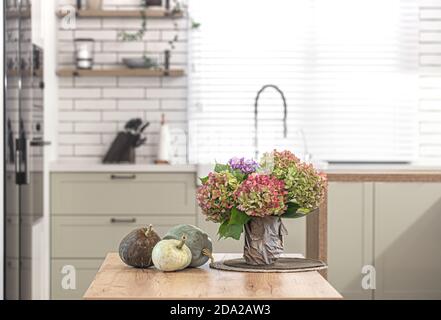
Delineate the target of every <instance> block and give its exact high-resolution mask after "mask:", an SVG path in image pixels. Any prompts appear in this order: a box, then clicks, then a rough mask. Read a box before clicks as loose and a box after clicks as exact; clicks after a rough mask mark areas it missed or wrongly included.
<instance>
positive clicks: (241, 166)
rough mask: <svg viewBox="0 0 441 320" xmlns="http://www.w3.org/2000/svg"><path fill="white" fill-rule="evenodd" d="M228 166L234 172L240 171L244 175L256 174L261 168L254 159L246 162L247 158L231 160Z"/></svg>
mask: <svg viewBox="0 0 441 320" xmlns="http://www.w3.org/2000/svg"><path fill="white" fill-rule="evenodd" d="M228 165H229V166H230V167H231V168H232V169H233V170H240V171H241V172H242V173H245V174H250V173H253V172H256V170H257V168H258V167H259V164H258V163H257V162H256V161H254V160H253V159H246V160H245V158H237V157H234V158H232V159H230V161H228Z"/></svg>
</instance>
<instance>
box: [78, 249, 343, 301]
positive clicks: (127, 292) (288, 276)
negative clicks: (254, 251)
mask: <svg viewBox="0 0 441 320" xmlns="http://www.w3.org/2000/svg"><path fill="white" fill-rule="evenodd" d="M285 256H295V257H299V255H285ZM238 257H241V255H240V254H216V255H215V260H216V261H218V260H221V259H234V258H238ZM341 298H342V296H341V295H340V294H339V293H338V292H337V291H336V290H335V289H334V288H333V287H332V286H331V285H330V284H329V283H328V282H327V281H326V280H325V279H324V278H323V277H322V276H321V275H320V274H319V273H318V272H316V271H310V272H298V273H249V272H232V271H220V270H214V269H210V268H209V266H208V264H206V265H204V266H203V267H201V268H188V269H185V270H183V271H179V272H161V271H158V270H156V269H154V268H150V269H144V270H142V269H135V268H131V267H128V266H126V265H125V264H124V263H123V262H122V261H121V260H120V258H119V256H118V254H117V253H109V254H108V255H107V257H106V259H105V260H104V262H103V264H102V266H101V268H100V270H99V271H98V273H97V275H96V277H95V279H94V280H93V282H92V284H91V285H90V287H89V289H88V290H87V292H86V293H85V295H84V299H88V300H101V299H118V300H119V299H134V300H139V299H170V300H174V299H178V300H181V299H182V300H191V299H206V300H209V299H234V300H236V299H277V300H281V299H341Z"/></svg>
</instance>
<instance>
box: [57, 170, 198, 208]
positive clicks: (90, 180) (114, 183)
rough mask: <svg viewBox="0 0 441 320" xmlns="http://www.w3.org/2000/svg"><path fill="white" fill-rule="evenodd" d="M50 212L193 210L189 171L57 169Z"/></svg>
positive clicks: (194, 203) (191, 177)
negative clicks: (111, 171)
mask: <svg viewBox="0 0 441 320" xmlns="http://www.w3.org/2000/svg"><path fill="white" fill-rule="evenodd" d="M51 195H52V214H53V215H112V214H118V215H129V216H130V215H145V214H152V215H158V214H159V215H161V214H172V215H179V214H181V215H188V214H193V215H194V214H195V211H196V187H195V175H194V174H191V173H190V174H189V173H133V174H132V173H129V174H127V173H56V174H52V179H51Z"/></svg>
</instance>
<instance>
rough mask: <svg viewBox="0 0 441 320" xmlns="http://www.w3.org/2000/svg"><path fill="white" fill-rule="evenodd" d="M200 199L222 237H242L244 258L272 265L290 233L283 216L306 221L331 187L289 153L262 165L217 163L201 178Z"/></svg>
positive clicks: (266, 157)
mask: <svg viewBox="0 0 441 320" xmlns="http://www.w3.org/2000/svg"><path fill="white" fill-rule="evenodd" d="M201 182H202V186H200V187H199V188H198V192H197V201H198V203H199V206H200V207H201V209H202V213H203V214H204V215H205V216H206V219H207V220H209V221H213V222H215V223H220V226H219V231H218V234H219V237H220V238H233V239H236V240H239V239H240V236H241V234H242V233H243V231H245V244H244V259H245V261H246V263H247V264H251V265H269V264H272V263H274V262H275V261H276V260H277V259H278V258H279V257H280V255H281V254H282V253H283V236H284V235H285V234H286V233H287V232H286V229H285V227H284V225H283V222H282V218H286V219H295V218H302V217H305V216H306V215H308V214H310V213H312V212H314V211H316V210H318V207H319V206H320V204H321V203H322V201H323V200H324V196H325V192H326V189H327V179H326V175H325V174H323V173H320V172H318V171H317V170H316V169H315V168H314V167H313V166H312V165H311V164H307V163H304V162H301V161H300V160H299V159H298V158H297V157H296V156H295V155H294V154H293V153H291V152H290V151H282V152H278V151H276V150H274V151H273V152H271V153H266V154H264V155H263V157H262V159H261V160H260V162H259V163H257V162H255V161H254V160H246V159H244V158H241V159H239V158H233V159H231V160H230V161H229V162H228V163H227V164H216V166H215V168H214V172H211V173H210V174H209V175H208V176H207V177H204V178H201Z"/></svg>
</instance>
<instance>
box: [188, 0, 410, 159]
mask: <svg viewBox="0 0 441 320" xmlns="http://www.w3.org/2000/svg"><path fill="white" fill-rule="evenodd" d="M190 5H191V7H190V10H191V12H192V16H193V18H194V19H195V20H196V21H198V22H200V23H201V27H200V29H199V30H196V31H193V32H192V37H191V42H190V48H191V70H192V72H191V75H190V98H189V127H190V144H189V145H190V150H189V151H190V160H191V161H192V162H198V163H212V162H213V161H215V160H216V161H225V160H226V159H228V158H229V157H231V156H235V155H236V156H239V155H243V156H247V157H252V156H253V155H254V149H255V148H254V133H255V131H254V98H255V95H256V93H257V91H258V90H259V89H260V88H261V87H262V86H263V85H265V84H274V85H277V86H278V87H280V88H281V89H282V90H283V91H284V92H285V95H286V98H287V103H288V137H287V139H283V123H282V118H283V108H282V100H281V98H280V96H279V95H278V94H277V92H276V91H275V90H271V89H268V90H267V91H265V92H264V93H263V94H262V99H261V102H260V105H259V121H258V124H259V126H258V141H259V146H258V149H259V151H260V153H262V152H264V151H268V150H271V149H273V148H289V149H291V150H293V151H294V152H296V153H299V154H300V155H302V154H303V153H304V150H305V147H306V148H307V150H308V152H309V153H311V154H312V156H313V158H315V159H320V160H328V161H329V160H331V161H411V160H413V159H414V157H415V155H416V148H415V146H416V141H415V139H416V136H417V126H416V124H417V121H416V112H417V105H418V103H417V88H418V82H417V79H418V78H417V75H418V6H417V1H416V0H407V1H406V0H388V1H384V0H369V1H367V0H297V1H289V0H272V1H256V0H241V1H233V0H223V1H207V0H192V1H191V2H190ZM302 133H303V134H304V137H305V138H306V139H305V140H306V145H305V143H304V139H302Z"/></svg>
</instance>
